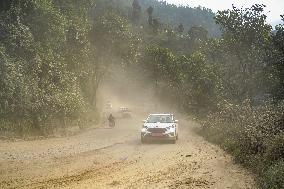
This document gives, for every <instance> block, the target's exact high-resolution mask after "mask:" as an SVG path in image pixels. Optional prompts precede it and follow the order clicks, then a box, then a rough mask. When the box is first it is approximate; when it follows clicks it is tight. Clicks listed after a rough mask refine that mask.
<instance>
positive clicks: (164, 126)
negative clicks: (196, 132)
mask: <svg viewBox="0 0 284 189" xmlns="http://www.w3.org/2000/svg"><path fill="white" fill-rule="evenodd" d="M147 139H158V140H169V141H171V142H172V143H175V142H176V140H177V139H178V120H175V117H174V115H173V114H150V115H149V116H148V118H147V119H146V120H144V121H143V127H142V129H141V142H142V143H144V142H146V141H147Z"/></svg>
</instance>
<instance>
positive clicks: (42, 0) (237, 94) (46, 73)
mask: <svg viewBox="0 0 284 189" xmlns="http://www.w3.org/2000/svg"><path fill="white" fill-rule="evenodd" d="M1 3H2V6H0V7H1V10H0V11H1V13H0V89H1V90H0V130H1V133H13V134H16V135H21V136H25V135H29V134H32V133H33V134H36V135H48V134H50V133H52V132H53V131H54V130H55V129H57V128H63V129H64V128H66V127H69V126H71V125H78V126H79V127H83V126H86V125H88V124H94V123H95V122H97V121H98V119H99V116H98V114H99V113H98V108H97V104H98V102H97V98H96V97H97V92H98V89H99V86H100V84H101V83H102V81H103V80H104V78H105V77H106V76H108V75H109V74H110V70H112V71H113V68H114V67H120V68H121V69H123V70H124V71H125V73H126V74H128V75H129V79H130V80H131V81H132V82H136V81H138V80H144V81H145V83H153V88H155V92H156V95H157V96H159V98H160V99H162V100H164V101H167V102H172V104H171V105H172V106H175V107H178V108H179V110H180V111H183V112H186V113H188V114H190V115H193V116H195V117H196V118H198V120H200V122H201V123H202V128H201V131H200V133H201V134H202V135H203V136H204V137H205V138H206V139H208V140H209V141H212V142H214V143H217V144H219V145H220V146H221V147H223V148H224V149H225V150H227V151H228V152H230V153H231V154H233V155H234V156H235V157H236V160H237V161H238V162H241V163H243V164H244V165H246V166H247V167H249V168H251V169H252V170H253V171H254V172H255V173H256V174H257V175H258V176H257V177H258V178H259V179H258V181H259V183H260V185H259V186H260V187H262V188H265V189H266V188H267V189H268V188H275V189H278V188H279V189H280V188H283V187H284V179H283V178H284V175H283V174H284V123H283V114H284V102H283V96H284V83H283V82H284V78H283V77H284V70H283V68H284V62H283V61H284V16H282V20H283V24H280V25H278V26H276V28H275V29H273V28H272V27H271V26H270V25H269V24H267V22H266V15H265V13H264V12H265V11H264V9H265V5H253V6H252V7H249V8H238V7H235V6H233V7H232V9H230V10H226V11H219V12H218V13H216V14H214V13H213V12H212V11H211V10H209V9H205V8H202V7H197V8H189V7H176V6H173V5H169V4H166V3H164V2H157V1H154V0H152V1H151V0H147V1H138V0H134V1H132V0H131V1H130V0H129V1H128V0H118V1H104V0H82V1H76V0H66V1H64V2H63V1H59V0H31V1H21V0H12V1H10V0H7V1H2V2H1ZM172 12H175V13H176V14H175V15H174V16H169V15H172V14H170V13H172ZM184 14H187V15H188V16H182V15H184ZM279 16H280V15H279ZM185 18H186V19H185ZM133 71H135V73H139V74H133ZM141 78H142V79H141ZM90 122H91V123H90Z"/></svg>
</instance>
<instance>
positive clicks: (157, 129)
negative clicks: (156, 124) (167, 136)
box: [148, 128, 167, 133]
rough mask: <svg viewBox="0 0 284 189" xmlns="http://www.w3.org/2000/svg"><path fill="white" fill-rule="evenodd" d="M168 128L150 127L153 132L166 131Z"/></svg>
mask: <svg viewBox="0 0 284 189" xmlns="http://www.w3.org/2000/svg"><path fill="white" fill-rule="evenodd" d="M166 130H167V129H165V128H149V129H148V131H149V132H151V133H164V132H165V131H166Z"/></svg>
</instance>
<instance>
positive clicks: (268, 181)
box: [260, 160, 284, 189]
mask: <svg viewBox="0 0 284 189" xmlns="http://www.w3.org/2000/svg"><path fill="white" fill-rule="evenodd" d="M260 184H261V186H262V188H264V189H282V188H284V161H283V160H281V161H279V162H277V163H275V164H274V165H272V166H270V167H269V169H268V170H267V171H266V172H265V173H264V175H263V176H262V180H261V182H260Z"/></svg>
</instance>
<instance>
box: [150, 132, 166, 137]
mask: <svg viewBox="0 0 284 189" xmlns="http://www.w3.org/2000/svg"><path fill="white" fill-rule="evenodd" d="M151 136H154V137H158V136H163V134H162V133H152V134H151Z"/></svg>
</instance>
